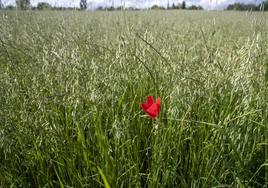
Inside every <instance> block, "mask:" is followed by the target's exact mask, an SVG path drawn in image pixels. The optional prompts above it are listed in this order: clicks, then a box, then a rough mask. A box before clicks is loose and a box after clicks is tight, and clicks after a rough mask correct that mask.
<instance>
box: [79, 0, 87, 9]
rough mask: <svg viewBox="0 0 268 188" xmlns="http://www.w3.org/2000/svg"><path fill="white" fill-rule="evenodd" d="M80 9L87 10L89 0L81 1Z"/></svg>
mask: <svg viewBox="0 0 268 188" xmlns="http://www.w3.org/2000/svg"><path fill="white" fill-rule="evenodd" d="M80 9H82V10H84V9H87V0H80Z"/></svg>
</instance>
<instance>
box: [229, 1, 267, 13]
mask: <svg viewBox="0 0 268 188" xmlns="http://www.w3.org/2000/svg"><path fill="white" fill-rule="evenodd" d="M226 10H238V11H246V10H251V11H267V10H268V0H266V1H263V2H262V3H260V4H257V5H256V4H244V3H234V4H230V5H228V6H227V8H226Z"/></svg>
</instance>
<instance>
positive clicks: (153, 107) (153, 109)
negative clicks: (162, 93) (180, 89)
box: [140, 96, 161, 119]
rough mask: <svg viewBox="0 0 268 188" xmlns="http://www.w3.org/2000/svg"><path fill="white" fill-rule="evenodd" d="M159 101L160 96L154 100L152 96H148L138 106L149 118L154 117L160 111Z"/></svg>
mask: <svg viewBox="0 0 268 188" xmlns="http://www.w3.org/2000/svg"><path fill="white" fill-rule="evenodd" d="M160 102H161V100H160V98H158V99H157V100H156V101H155V102H154V98H153V96H148V97H147V100H146V102H145V103H142V104H141V105H140V107H141V108H142V109H143V110H144V111H145V112H146V113H147V114H148V115H149V116H150V117H151V119H154V118H155V117H156V116H157V115H158V113H159V111H160Z"/></svg>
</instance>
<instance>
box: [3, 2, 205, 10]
mask: <svg viewBox="0 0 268 188" xmlns="http://www.w3.org/2000/svg"><path fill="white" fill-rule="evenodd" d="M1 1H2V0H0V8H5V9H15V8H18V9H21V10H29V9H32V10H36V9H37V10H44V9H52V10H53V9H57V10H65V9H77V8H70V7H68V8H66V7H53V6H51V5H50V4H49V3H47V2H39V3H38V4H37V6H36V7H33V6H31V2H30V0H16V7H15V6H12V5H8V6H6V7H4V6H3V4H2V2H1ZM79 5H80V10H85V9H87V8H90V7H88V2H87V0H80V4H79ZM96 9H97V10H110V11H111V10H123V9H124V10H139V9H137V8H134V7H123V6H118V7H115V6H114V5H113V3H112V5H111V6H108V7H107V6H105V7H102V6H99V7H97V8H96ZM149 9H189V10H202V9H203V7H201V6H200V5H191V6H188V7H186V2H185V1H183V2H182V3H178V4H175V3H172V4H169V3H168V4H167V6H166V7H162V6H158V5H153V6H152V7H150V8H149Z"/></svg>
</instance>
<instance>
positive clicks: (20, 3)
mask: <svg viewBox="0 0 268 188" xmlns="http://www.w3.org/2000/svg"><path fill="white" fill-rule="evenodd" d="M16 6H17V8H19V9H21V10H26V9H29V8H30V6H31V2H30V0H16Z"/></svg>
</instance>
